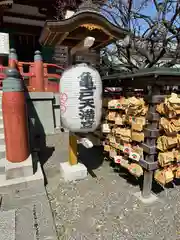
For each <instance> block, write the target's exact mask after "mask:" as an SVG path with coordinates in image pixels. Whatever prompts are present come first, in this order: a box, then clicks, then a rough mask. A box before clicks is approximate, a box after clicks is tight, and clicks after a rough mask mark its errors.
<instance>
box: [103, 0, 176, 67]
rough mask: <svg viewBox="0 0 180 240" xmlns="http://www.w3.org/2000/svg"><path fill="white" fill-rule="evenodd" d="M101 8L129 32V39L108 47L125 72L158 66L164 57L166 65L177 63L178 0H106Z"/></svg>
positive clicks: (114, 21) (115, 22)
mask: <svg viewBox="0 0 180 240" xmlns="http://www.w3.org/2000/svg"><path fill="white" fill-rule="evenodd" d="M151 9H153V10H151ZM103 11H106V13H107V14H108V15H109V19H111V20H112V22H113V23H114V24H116V25H117V26H119V27H121V28H122V27H126V28H128V29H129V31H130V32H131V34H130V36H129V39H128V41H127V38H126V39H125V40H120V41H118V42H116V43H114V47H111V49H113V51H112V53H113V54H114V55H115V56H116V59H119V65H122V64H124V67H125V68H126V69H127V71H136V70H137V69H141V68H145V67H146V68H151V67H154V66H157V65H158V64H159V63H160V62H162V60H163V59H164V58H166V60H167V59H169V60H167V61H166V62H165V63H164V64H161V65H162V66H165V67H172V66H174V65H175V64H177V63H179V62H180V61H179V59H180V0H162V1H159V0H153V1H152V0H140V1H137V0H128V1H125V0H124V1H123V0H111V1H110V0H109V1H107V3H106V6H105V9H103ZM148 13H149V14H148ZM106 50H107V49H105V51H106ZM110 52H111V51H110ZM109 54H111V53H109ZM107 55H108V54H107ZM116 62H117V61H116Z"/></svg>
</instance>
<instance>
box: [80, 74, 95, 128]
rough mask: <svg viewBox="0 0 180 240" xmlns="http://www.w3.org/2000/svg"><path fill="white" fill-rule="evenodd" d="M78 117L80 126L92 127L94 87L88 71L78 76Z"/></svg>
mask: <svg viewBox="0 0 180 240" xmlns="http://www.w3.org/2000/svg"><path fill="white" fill-rule="evenodd" d="M78 78H79V79H80V81H79V86H80V92H79V117H80V120H81V129H82V128H85V129H87V128H92V126H93V123H94V120H95V104H94V90H95V89H96V87H95V86H94V83H93V78H92V75H91V73H90V72H83V73H82V74H81V75H80V76H79V77H78Z"/></svg>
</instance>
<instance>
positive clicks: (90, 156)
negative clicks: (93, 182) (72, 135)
mask: <svg viewBox="0 0 180 240" xmlns="http://www.w3.org/2000/svg"><path fill="white" fill-rule="evenodd" d="M78 152H79V162H81V163H83V164H84V165H85V166H86V167H87V170H88V173H89V174H90V175H91V176H92V177H93V178H95V177H97V176H96V174H95V173H94V171H93V170H95V169H97V168H99V167H100V166H101V165H102V164H103V161H104V156H103V154H102V152H103V147H101V146H94V147H93V148H89V149H87V148H85V147H84V146H83V145H81V144H79V145H78Z"/></svg>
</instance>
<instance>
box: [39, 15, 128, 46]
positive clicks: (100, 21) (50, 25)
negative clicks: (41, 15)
mask: <svg viewBox="0 0 180 240" xmlns="http://www.w3.org/2000/svg"><path fill="white" fill-rule="evenodd" d="M83 24H94V25H98V26H99V27H101V29H102V31H103V32H104V33H106V34H107V35H109V36H111V37H112V38H114V39H122V38H124V37H125V36H126V35H127V34H129V32H128V30H126V29H122V28H120V27H116V26H115V25H114V24H112V23H111V22H109V21H108V20H107V19H106V18H105V17H104V16H103V15H101V14H99V13H97V12H94V11H81V12H78V13H76V14H74V15H73V16H72V17H71V18H68V19H64V20H61V21H52V20H50V21H46V23H45V26H44V28H43V30H42V32H41V35H40V39H39V41H40V43H41V44H42V45H52V46H54V45H56V44H57V43H58V42H59V38H61V39H64V38H66V37H67V35H68V34H69V33H70V32H72V31H73V30H75V29H76V28H78V27H79V26H81V25H83ZM57 36H58V37H57ZM63 36H64V37H63ZM52 39H53V40H52Z"/></svg>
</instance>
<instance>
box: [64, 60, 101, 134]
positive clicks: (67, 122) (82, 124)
mask: <svg viewBox="0 0 180 240" xmlns="http://www.w3.org/2000/svg"><path fill="white" fill-rule="evenodd" d="M59 92H60V113H61V122H62V125H63V127H65V128H67V129H69V130H70V131H71V132H84V133H88V132H94V131H95V130H96V128H97V127H98V125H99V124H100V121H101V114H102V81H101V77H100V75H99V72H98V71H97V70H96V69H94V68H92V67H90V66H88V65H87V64H78V65H75V66H72V67H71V68H69V69H67V70H66V71H64V73H63V74H62V77H61V79H60V89H59Z"/></svg>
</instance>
